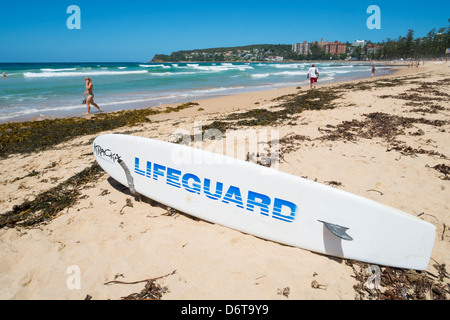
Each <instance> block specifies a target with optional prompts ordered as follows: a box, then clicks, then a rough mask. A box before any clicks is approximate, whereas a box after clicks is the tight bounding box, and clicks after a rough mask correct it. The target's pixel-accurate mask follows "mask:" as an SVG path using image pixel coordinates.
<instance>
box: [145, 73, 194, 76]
mask: <svg viewBox="0 0 450 320" xmlns="http://www.w3.org/2000/svg"><path fill="white" fill-rule="evenodd" d="M196 73H197V72H151V73H150V75H152V76H177V75H180V74H181V75H183V74H196Z"/></svg>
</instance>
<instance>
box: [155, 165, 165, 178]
mask: <svg viewBox="0 0 450 320" xmlns="http://www.w3.org/2000/svg"><path fill="white" fill-rule="evenodd" d="M164 171H166V167H165V166H162V165H160V164H157V163H154V164H153V180H158V177H164Z"/></svg>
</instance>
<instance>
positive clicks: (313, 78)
mask: <svg viewBox="0 0 450 320" xmlns="http://www.w3.org/2000/svg"><path fill="white" fill-rule="evenodd" d="M307 78H309V80H310V82H311V89H312V88H313V84H314V88H316V83H317V79H318V78H319V70H317V68H316V65H315V64H313V65H312V66H311V68H309V70H308V74H307Z"/></svg>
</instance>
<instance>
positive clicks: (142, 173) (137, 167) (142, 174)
mask: <svg viewBox="0 0 450 320" xmlns="http://www.w3.org/2000/svg"><path fill="white" fill-rule="evenodd" d="M134 172H136V173H137V174H140V175H141V176H144V177H145V172H144V170H141V169H139V158H137V157H136V158H134Z"/></svg>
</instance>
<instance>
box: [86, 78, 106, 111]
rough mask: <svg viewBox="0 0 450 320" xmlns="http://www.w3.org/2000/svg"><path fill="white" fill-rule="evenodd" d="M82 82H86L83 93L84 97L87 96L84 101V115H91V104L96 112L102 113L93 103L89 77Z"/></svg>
mask: <svg viewBox="0 0 450 320" xmlns="http://www.w3.org/2000/svg"><path fill="white" fill-rule="evenodd" d="M84 81H85V82H86V92H85V93H84V95H87V99H86V107H87V112H86V113H85V115H88V114H90V113H91V104H92V105H93V106H94V107H96V108H97V109H98V111H100V112H102V111H103V110H102V109H101V108H100V107H99V106H98V105H97V104H96V103H95V102H94V92H93V88H94V86H93V85H92V79H91V78H89V77H84Z"/></svg>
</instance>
